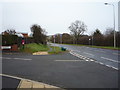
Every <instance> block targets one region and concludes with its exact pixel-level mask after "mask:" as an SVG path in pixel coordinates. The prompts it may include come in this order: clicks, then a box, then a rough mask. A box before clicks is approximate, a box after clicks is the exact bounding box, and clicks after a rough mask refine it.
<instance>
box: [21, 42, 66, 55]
mask: <svg viewBox="0 0 120 90" xmlns="http://www.w3.org/2000/svg"><path fill="white" fill-rule="evenodd" d="M50 48H51V49H50ZM20 51H21V52H26V53H35V52H40V51H46V52H48V53H49V54H58V53H62V52H65V51H62V50H61V48H60V47H54V46H50V47H48V46H47V45H43V44H36V43H31V44H25V46H24V49H23V46H21V47H20Z"/></svg>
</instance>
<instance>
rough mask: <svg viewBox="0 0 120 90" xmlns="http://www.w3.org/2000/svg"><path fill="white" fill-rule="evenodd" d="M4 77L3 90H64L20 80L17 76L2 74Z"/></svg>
mask: <svg viewBox="0 0 120 90" xmlns="http://www.w3.org/2000/svg"><path fill="white" fill-rule="evenodd" d="M0 76H2V89H3V90H4V89H11V88H12V89H14V90H21V89H28V90H29V89H30V90H33V89H42V90H45V89H56V90H63V89H62V88H59V87H56V86H53V85H49V84H45V83H41V82H37V81H33V80H28V79H24V78H19V77H15V76H10V75H5V74H0Z"/></svg>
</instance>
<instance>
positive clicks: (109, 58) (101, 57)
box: [101, 57, 120, 63]
mask: <svg viewBox="0 0 120 90" xmlns="http://www.w3.org/2000/svg"><path fill="white" fill-rule="evenodd" d="M101 58H102V59H105V60H109V61H112V62H116V63H120V62H119V61H116V60H113V59H110V58H106V57H101Z"/></svg>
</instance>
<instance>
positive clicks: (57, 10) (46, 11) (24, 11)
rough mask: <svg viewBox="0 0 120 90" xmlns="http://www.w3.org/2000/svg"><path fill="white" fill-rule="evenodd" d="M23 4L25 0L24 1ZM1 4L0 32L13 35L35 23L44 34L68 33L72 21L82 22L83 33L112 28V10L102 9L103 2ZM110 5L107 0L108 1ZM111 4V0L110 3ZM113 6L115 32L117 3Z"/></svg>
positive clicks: (104, 7)
mask: <svg viewBox="0 0 120 90" xmlns="http://www.w3.org/2000/svg"><path fill="white" fill-rule="evenodd" d="M24 1H25V0H24ZM24 1H23V2H14V1H12V2H3V3H1V4H0V12H1V13H2V14H0V19H2V21H0V22H1V24H0V26H1V27H2V28H1V27H0V29H1V30H2V31H4V30H6V29H15V30H16V31H17V32H29V33H30V32H31V31H30V27H31V25H33V24H39V25H40V26H41V27H42V28H44V29H46V31H47V32H48V35H51V34H56V33H69V32H70V31H69V29H68V27H69V26H70V24H71V23H72V22H74V21H75V20H80V21H83V22H84V23H85V24H86V25H87V28H88V30H87V32H85V33H87V34H91V33H92V32H93V31H95V29H96V28H98V29H100V30H101V31H102V32H104V31H105V30H106V28H108V27H113V8H112V6H105V5H104V2H106V0H102V2H95V1H94V0H93V1H91V2H87V1H86V2H77V1H74V0H71V1H72V2H69V1H61V2H55V1H51V2H50V1H49V2H47V1H46V2H34V0H33V1H32V2H28V1H26V2H24ZM108 1H109V2H110V0H108ZM114 1H115V0H114ZM110 3H112V4H114V5H115V12H116V13H115V14H116V30H118V2H117V0H116V1H115V2H110Z"/></svg>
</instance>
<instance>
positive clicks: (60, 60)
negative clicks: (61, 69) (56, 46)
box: [54, 60, 83, 62]
mask: <svg viewBox="0 0 120 90" xmlns="http://www.w3.org/2000/svg"><path fill="white" fill-rule="evenodd" d="M54 61H65V62H66V61H67V62H71V61H72V62H76V61H83V60H54Z"/></svg>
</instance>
